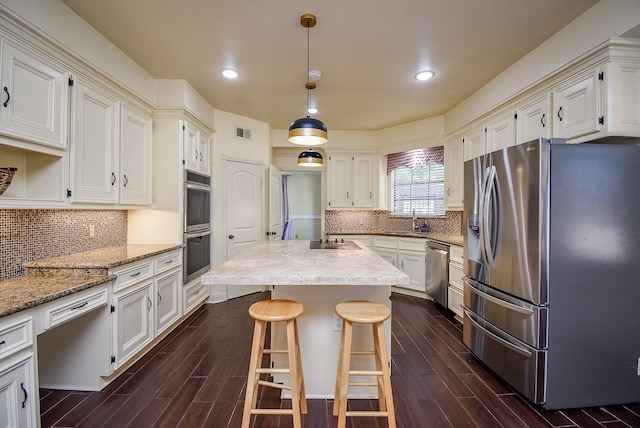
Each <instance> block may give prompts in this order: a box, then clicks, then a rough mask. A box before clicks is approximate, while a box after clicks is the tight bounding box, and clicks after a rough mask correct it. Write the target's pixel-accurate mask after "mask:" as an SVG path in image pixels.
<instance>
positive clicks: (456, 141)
mask: <svg viewBox="0 0 640 428" xmlns="http://www.w3.org/2000/svg"><path fill="white" fill-rule="evenodd" d="M463 171H464V165H463V162H462V138H460V137H455V138H452V139H450V140H448V141H447V144H445V146H444V187H445V189H446V192H445V195H444V203H445V207H446V209H447V210H461V209H462V199H463V194H464V188H463V183H464V177H463Z"/></svg>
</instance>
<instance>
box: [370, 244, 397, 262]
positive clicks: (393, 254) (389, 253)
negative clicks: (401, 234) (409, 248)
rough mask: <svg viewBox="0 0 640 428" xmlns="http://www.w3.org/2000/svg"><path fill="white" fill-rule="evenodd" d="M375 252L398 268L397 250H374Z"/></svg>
mask: <svg viewBox="0 0 640 428" xmlns="http://www.w3.org/2000/svg"><path fill="white" fill-rule="evenodd" d="M373 251H375V253H376V254H377V255H379V256H380V257H382V258H383V259H385V260H386V261H388V262H389V263H391V264H392V265H394V266H397V262H396V258H397V256H398V252H397V251H396V250H390V249H388V248H375V247H374V248H373Z"/></svg>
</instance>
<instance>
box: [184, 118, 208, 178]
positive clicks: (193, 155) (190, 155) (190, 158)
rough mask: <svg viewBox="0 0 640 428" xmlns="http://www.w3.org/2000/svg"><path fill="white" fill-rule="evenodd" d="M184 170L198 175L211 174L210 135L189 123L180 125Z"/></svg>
mask: <svg viewBox="0 0 640 428" xmlns="http://www.w3.org/2000/svg"><path fill="white" fill-rule="evenodd" d="M182 130H183V134H182V138H183V147H184V162H185V168H186V169H188V170H191V171H195V172H199V173H200V174H204V175H210V174H211V135H209V134H207V133H206V132H204V131H203V130H201V129H199V128H198V127H196V126H195V125H194V124H193V123H191V122H186V121H184V122H183V124H182Z"/></svg>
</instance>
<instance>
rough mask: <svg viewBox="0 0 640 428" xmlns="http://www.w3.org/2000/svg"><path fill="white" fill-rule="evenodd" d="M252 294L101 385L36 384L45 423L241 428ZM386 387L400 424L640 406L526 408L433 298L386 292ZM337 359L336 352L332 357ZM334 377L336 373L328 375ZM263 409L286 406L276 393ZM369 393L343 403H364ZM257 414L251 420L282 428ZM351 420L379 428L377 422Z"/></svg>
mask: <svg viewBox="0 0 640 428" xmlns="http://www.w3.org/2000/svg"><path fill="white" fill-rule="evenodd" d="M268 297H269V293H259V294H254V295H251V296H245V297H241V298H237V299H233V300H230V301H227V302H224V303H217V304H213V305H205V306H204V307H202V308H201V309H199V310H198V311H197V312H196V313H195V314H193V316H191V317H190V318H189V319H187V320H186V321H185V322H184V323H183V324H181V325H180V326H179V327H178V328H177V329H176V331H174V332H173V333H172V334H171V335H170V336H168V337H167V338H166V339H164V340H163V341H162V342H161V343H159V344H158V345H157V346H156V347H154V349H153V350H152V351H151V352H149V353H148V354H147V355H146V356H145V357H144V358H143V359H142V360H141V361H139V362H137V363H136V364H135V365H134V366H133V367H131V369H129V370H127V372H126V373H123V374H122V375H121V376H119V377H118V378H117V379H116V380H115V381H114V382H112V383H111V384H110V385H109V386H108V387H107V388H105V389H104V390H103V391H100V392H93V393H86V392H74V391H54V390H44V389H43V390H41V391H40V406H41V414H42V426H43V427H101V426H102V427H127V426H129V427H201V426H206V427H216V428H217V427H239V426H240V422H241V418H242V406H243V401H244V388H245V383H246V375H247V373H246V372H247V367H248V364H249V363H248V361H249V353H250V346H251V335H252V328H253V322H252V320H251V318H250V317H249V315H248V313H247V309H248V307H249V306H250V305H251V304H252V303H253V302H255V301H257V300H261V299H265V298H268ZM392 302H393V303H392V304H393V308H392V311H393V320H392V333H393V338H392V363H393V367H392V373H393V375H392V385H393V393H394V402H395V406H396V413H397V423H398V427H405V428H415V427H456V428H457V427H499V426H503V427H610V428H613V427H640V403H635V404H630V405H624V406H609V407H598V408H587V409H572V410H566V411H544V410H540V409H536V408H533V407H532V406H530V405H529V404H527V403H526V402H525V401H523V400H522V399H521V398H520V397H519V396H518V395H516V394H514V393H513V392H512V391H511V390H510V389H509V387H507V386H506V385H505V384H503V383H502V382H501V381H500V380H498V379H497V378H496V377H495V376H493V375H492V374H491V373H490V372H488V371H487V370H486V369H485V368H484V367H483V366H482V364H480V363H479V362H478V361H477V360H476V359H475V358H474V357H473V356H472V355H471V354H470V353H469V352H468V351H467V349H466V348H465V347H464V345H463V344H462V341H461V340H462V327H461V325H460V324H459V323H458V322H457V321H455V320H454V319H453V317H452V316H451V314H450V313H449V312H448V311H446V310H444V309H442V308H440V307H438V306H436V305H434V304H433V303H431V302H428V301H424V300H421V299H416V298H412V297H408V296H403V295H399V294H394V295H393V297H392ZM336 358H337V357H336ZM328 375H331V376H333V374H328ZM260 400H261V405H262V406H266V407H277V406H280V405H282V406H285V407H286V406H289V407H290V402H286V401H285V402H283V403H281V402H280V400H279V398H278V396H277V393H265V394H263V395H262V397H261V398H260ZM372 404H373V403H372V402H370V401H369V400H358V401H357V402H353V403H352V402H350V405H353V406H354V407H361V406H362V407H365V408H366V407H370V406H371V405H372ZM332 405H333V401H332V400H309V413H308V414H307V415H306V416H305V417H304V426H305V427H307V428H310V427H323V428H324V427H334V426H336V425H337V422H336V418H334V417H333V416H332V415H331V409H332ZM291 425H292V424H291V417H289V416H286V417H285V416H281V417H277V416H264V417H262V416H261V417H260V419H259V420H255V421H254V426H255V427H288V426H291ZM348 426H351V427H385V426H387V424H386V421H384V420H377V419H353V420H348Z"/></svg>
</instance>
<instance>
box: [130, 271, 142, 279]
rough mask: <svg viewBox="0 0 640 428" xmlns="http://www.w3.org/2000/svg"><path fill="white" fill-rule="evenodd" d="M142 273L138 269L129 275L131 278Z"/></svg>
mask: <svg viewBox="0 0 640 428" xmlns="http://www.w3.org/2000/svg"><path fill="white" fill-rule="evenodd" d="M141 273H142V271H138V272H136V273H132V274H131V275H129V278H135V277H136V276H138V275H140V274H141Z"/></svg>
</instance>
